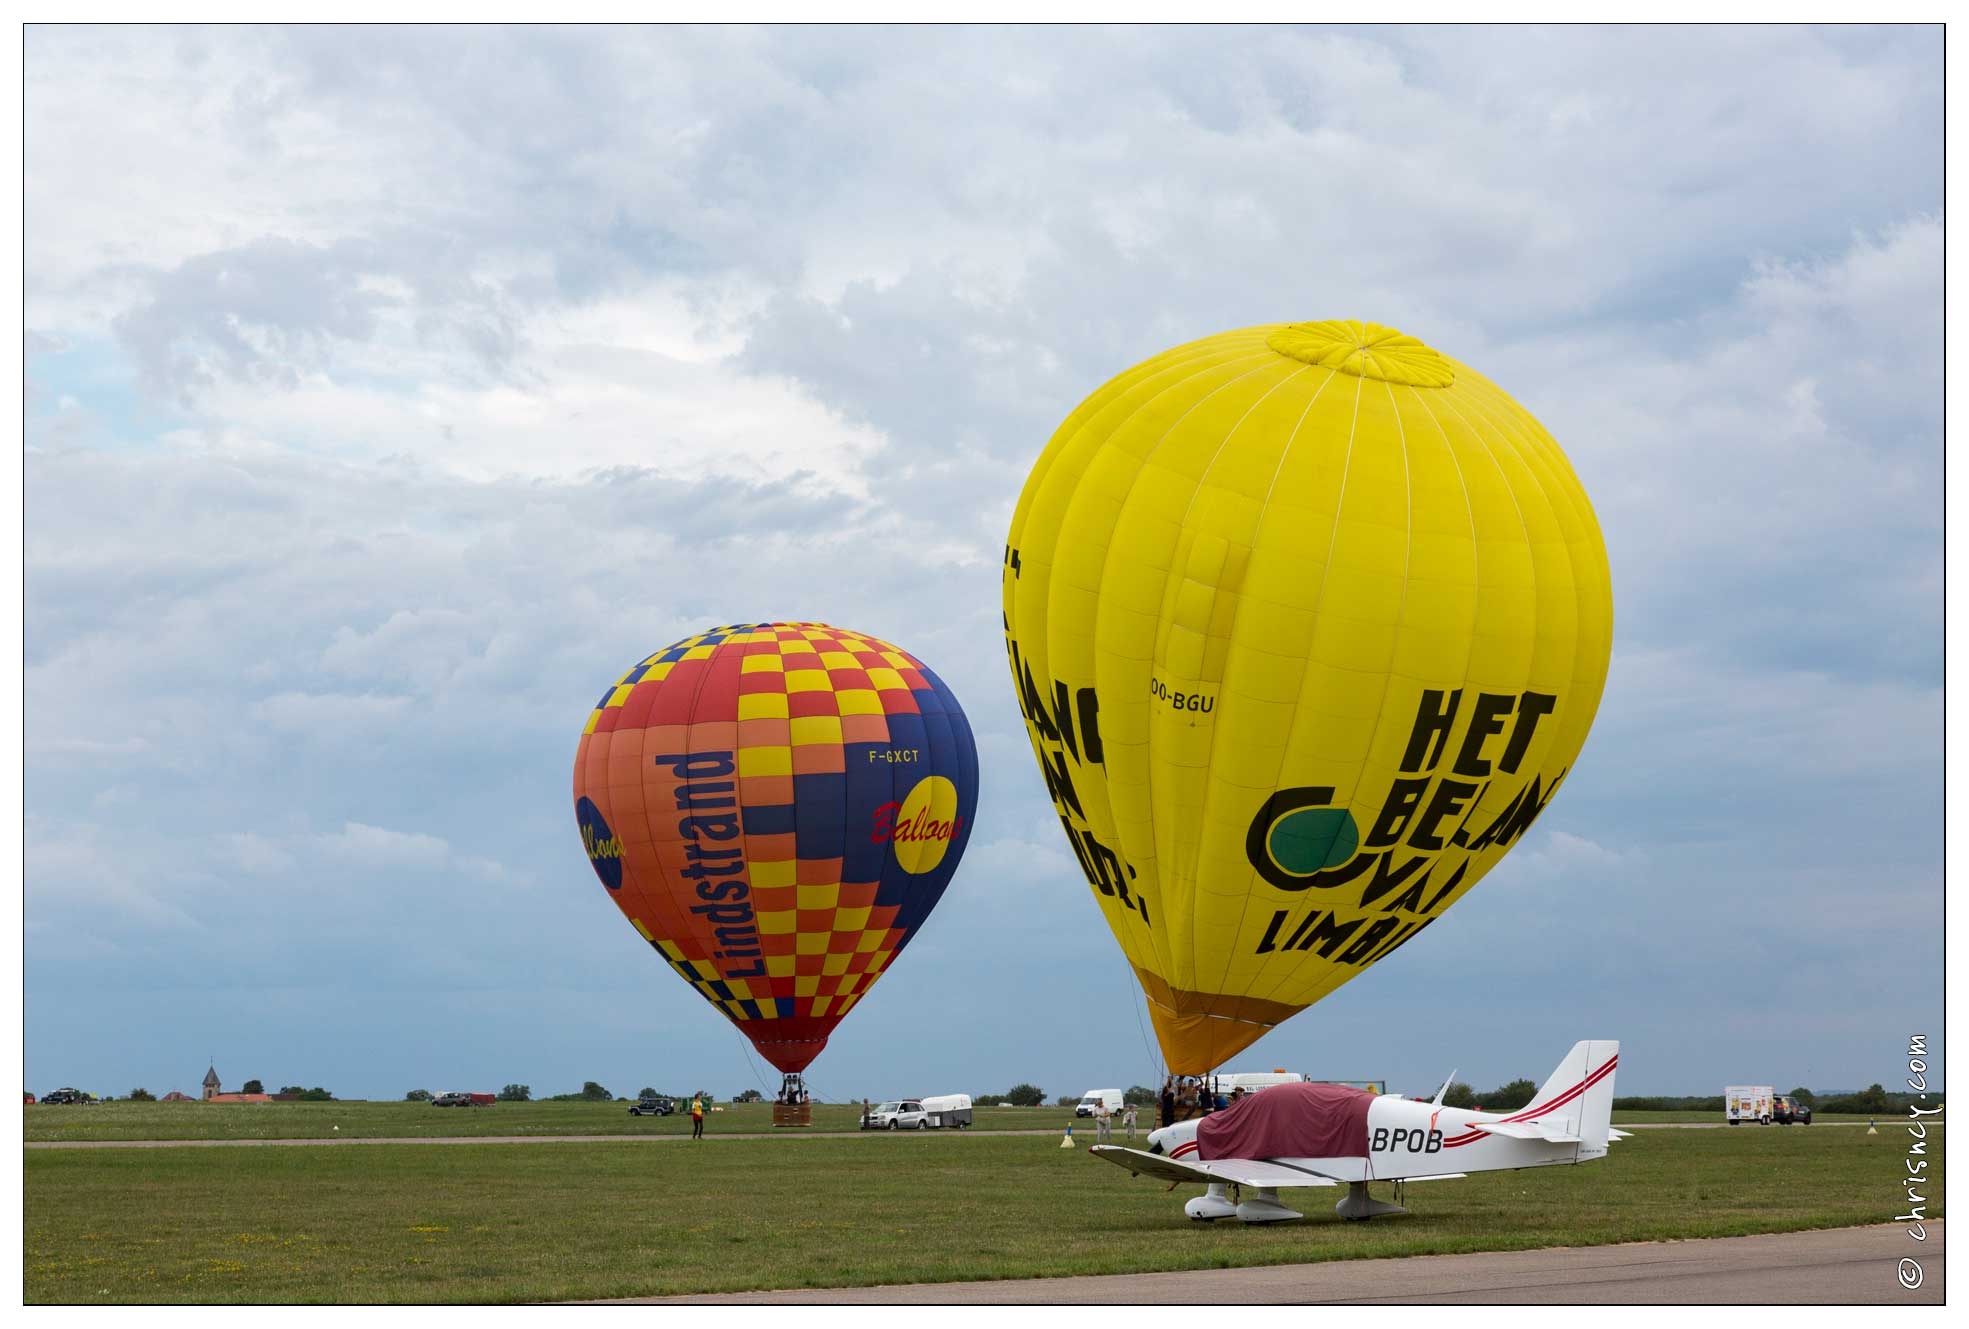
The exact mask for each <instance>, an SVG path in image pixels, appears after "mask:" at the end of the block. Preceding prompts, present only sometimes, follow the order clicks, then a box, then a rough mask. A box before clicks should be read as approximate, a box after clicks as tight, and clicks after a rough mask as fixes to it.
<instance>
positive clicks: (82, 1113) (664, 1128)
mask: <svg viewBox="0 0 1969 1329" xmlns="http://www.w3.org/2000/svg"><path fill="white" fill-rule="evenodd" d="M719 1106H720V1107H722V1108H723V1109H724V1110H723V1111H720V1112H713V1113H711V1114H710V1116H709V1117H707V1118H706V1129H707V1130H708V1131H709V1132H710V1133H711V1134H714V1135H717V1134H728V1133H737V1132H749V1131H770V1130H772V1128H773V1126H772V1105H771V1104H769V1103H740V1104H730V1103H727V1104H720V1105H719ZM860 1115H861V1109H860V1108H859V1107H858V1106H857V1107H850V1106H847V1105H840V1106H835V1105H831V1104H816V1105H815V1106H814V1125H813V1127H812V1129H813V1130H816V1131H852V1130H854V1129H855V1123H856V1122H857V1120H858V1119H859V1118H860ZM1152 1116H1153V1113H1151V1112H1149V1111H1144V1112H1143V1113H1142V1122H1143V1124H1144V1126H1145V1127H1146V1126H1147V1124H1148V1123H1149V1121H1150V1119H1151V1118H1152ZM975 1117H976V1122H975V1124H976V1128H977V1129H979V1130H1048V1131H1051V1130H1058V1129H1059V1128H1060V1127H1061V1126H1062V1125H1063V1124H1064V1123H1066V1122H1067V1121H1068V1120H1070V1119H1071V1117H1072V1109H1071V1108H1063V1107H1042V1108H979V1109H977V1111H976V1113H975ZM26 1118H27V1124H26V1128H25V1138H27V1139H28V1140H32V1141H39V1142H49V1143H56V1142H60V1141H64V1140H318V1139H330V1138H334V1137H336V1136H342V1137H355V1138H364V1137H367V1138H376V1137H386V1138H398V1137H405V1136H421V1137H429V1136H434V1135H518V1136H526V1135H688V1134H690V1118H689V1117H688V1116H675V1117H632V1116H630V1115H629V1105H628V1104H626V1103H497V1104H494V1105H493V1106H492V1107H488V1108H434V1107H431V1106H430V1105H429V1104H426V1103H364V1102H352V1103H128V1102H115V1103H92V1104H90V1105H88V1106H86V1107H80V1106H64V1107H46V1106H43V1105H41V1104H36V1105H34V1106H32V1107H29V1108H27V1109H26ZM1717 1119H1718V1118H1717V1115H1716V1114H1711V1113H1702V1112H1621V1113H1616V1114H1615V1115H1614V1120H1615V1122H1616V1123H1617V1124H1632V1123H1640V1122H1663V1123H1666V1122H1683V1121H1689V1122H1699V1121H1715V1120H1717ZM1821 1120H1822V1121H1825V1122H1832V1121H1835V1120H1848V1121H1851V1120H1864V1118H1851V1117H1847V1118H1835V1117H1829V1116H1828V1117H1824V1118H1821ZM1093 1129H1094V1123H1093V1122H1091V1121H1087V1120H1082V1121H1081V1122H1080V1124H1079V1125H1078V1127H1076V1134H1079V1133H1088V1134H1091V1133H1092V1132H1093Z"/></svg>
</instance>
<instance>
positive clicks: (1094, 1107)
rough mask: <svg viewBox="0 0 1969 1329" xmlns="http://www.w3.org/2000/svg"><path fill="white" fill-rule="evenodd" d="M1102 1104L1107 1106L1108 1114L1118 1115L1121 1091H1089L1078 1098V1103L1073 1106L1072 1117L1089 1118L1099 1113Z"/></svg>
mask: <svg viewBox="0 0 1969 1329" xmlns="http://www.w3.org/2000/svg"><path fill="white" fill-rule="evenodd" d="M1103 1103H1106V1104H1107V1105H1108V1111H1109V1112H1110V1113H1112V1114H1115V1115H1119V1114H1120V1112H1121V1091H1120V1090H1119V1089H1089V1090H1088V1091H1087V1092H1086V1093H1084V1094H1082V1095H1081V1096H1080V1101H1079V1102H1078V1103H1076V1104H1074V1105H1073V1115H1074V1116H1076V1117H1091V1116H1093V1115H1094V1114H1095V1113H1096V1112H1098V1111H1100V1107H1101V1104H1103Z"/></svg>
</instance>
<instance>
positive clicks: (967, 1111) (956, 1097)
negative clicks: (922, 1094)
mask: <svg viewBox="0 0 1969 1329" xmlns="http://www.w3.org/2000/svg"><path fill="white" fill-rule="evenodd" d="M923 1115H924V1117H925V1119H926V1120H928V1122H929V1123H930V1126H931V1128H932V1129H940V1128H942V1127H945V1126H955V1127H957V1128H958V1129H960V1130H961V1129H963V1128H964V1127H966V1126H969V1125H970V1124H971V1096H970V1095H969V1094H935V1095H932V1096H931V1097H929V1098H926V1099H924V1100H923Z"/></svg>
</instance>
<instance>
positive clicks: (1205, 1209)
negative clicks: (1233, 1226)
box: [1183, 1181, 1238, 1223]
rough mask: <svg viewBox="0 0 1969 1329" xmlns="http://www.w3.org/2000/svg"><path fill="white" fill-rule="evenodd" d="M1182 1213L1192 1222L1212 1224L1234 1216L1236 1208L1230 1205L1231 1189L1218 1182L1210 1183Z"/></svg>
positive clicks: (1185, 1206) (1184, 1207)
mask: <svg viewBox="0 0 1969 1329" xmlns="http://www.w3.org/2000/svg"><path fill="white" fill-rule="evenodd" d="M1183 1212H1184V1213H1186V1214H1188V1215H1189V1216H1190V1219H1191V1221H1193V1222H1197V1223H1214V1222H1216V1221H1217V1220H1218V1219H1220V1218H1229V1217H1231V1216H1232V1215H1234V1214H1236V1213H1237V1212H1238V1206H1236V1205H1234V1204H1232V1203H1231V1188H1230V1187H1229V1186H1228V1185H1226V1184H1225V1183H1223V1182H1221V1181H1219V1182H1212V1183H1211V1185H1210V1188H1209V1189H1208V1190H1206V1191H1205V1192H1204V1193H1203V1194H1201V1195H1199V1196H1197V1197H1196V1198H1195V1199H1194V1200H1191V1201H1190V1202H1189V1203H1188V1204H1186V1205H1184V1206H1183Z"/></svg>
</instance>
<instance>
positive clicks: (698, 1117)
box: [691, 1094, 704, 1140]
mask: <svg viewBox="0 0 1969 1329" xmlns="http://www.w3.org/2000/svg"><path fill="white" fill-rule="evenodd" d="M703 1138H704V1098H703V1096H702V1095H699V1094H692V1095H691V1139H693V1140H702V1139H703Z"/></svg>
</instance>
